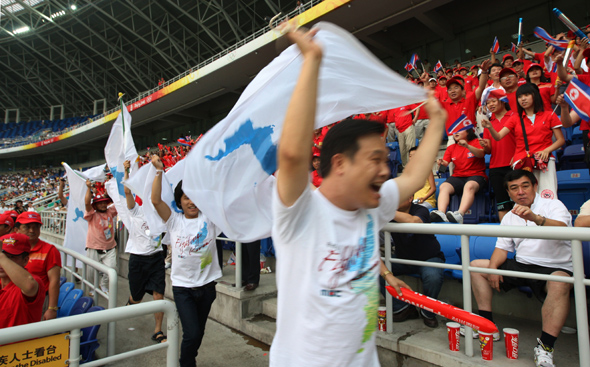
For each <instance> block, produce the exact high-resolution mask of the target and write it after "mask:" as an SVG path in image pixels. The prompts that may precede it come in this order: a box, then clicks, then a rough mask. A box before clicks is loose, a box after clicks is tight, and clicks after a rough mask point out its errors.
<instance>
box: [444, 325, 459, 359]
mask: <svg viewBox="0 0 590 367" xmlns="http://www.w3.org/2000/svg"><path fill="white" fill-rule="evenodd" d="M460 328H461V325H459V323H457V322H447V335H448V336H449V349H450V350H452V351H453V352H458V351H459V343H460V341H461V337H460V336H459V335H460V334H459V329H460Z"/></svg>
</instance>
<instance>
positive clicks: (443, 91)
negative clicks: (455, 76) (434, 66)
mask: <svg viewBox="0 0 590 367" xmlns="http://www.w3.org/2000/svg"><path fill="white" fill-rule="evenodd" d="M434 98H436V99H438V100H439V101H441V102H442V101H446V100H447V99H449V93H448V91H447V87H441V86H440V85H437V86H436V87H434Z"/></svg>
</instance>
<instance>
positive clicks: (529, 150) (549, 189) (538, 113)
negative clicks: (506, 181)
mask: <svg viewBox="0 0 590 367" xmlns="http://www.w3.org/2000/svg"><path fill="white" fill-rule="evenodd" d="M516 99H517V100H518V104H517V105H518V110H517V112H518V113H517V114H515V115H513V116H512V117H510V118H509V119H508V121H506V123H505V124H504V127H503V128H502V129H501V130H500V131H497V130H496V129H495V128H494V126H493V125H489V126H488V127H487V129H488V130H489V132H490V135H491V136H492V137H493V138H494V139H495V140H496V141H500V140H501V139H503V138H504V137H505V136H507V135H508V134H509V133H510V132H514V137H515V141H516V149H515V152H514V157H513V158H512V167H513V168H514V169H525V170H530V171H532V172H533V173H534V174H535V177H537V181H538V182H539V185H538V186H537V187H538V189H539V194H541V195H542V196H543V197H546V198H556V197H557V173H556V169H555V158H553V157H551V152H553V151H554V150H556V149H558V148H560V147H561V146H562V145H564V144H565V138H564V136H563V132H562V131H561V121H559V118H558V117H557V116H556V115H555V114H553V113H552V111H545V110H544V108H543V100H542V98H541V95H540V93H539V88H538V87H537V86H536V85H534V84H531V83H527V84H523V85H522V86H520V87H518V89H517V90H516ZM511 107H512V106H511ZM523 126H524V127H525V130H523ZM523 131H524V133H523ZM554 137H555V141H553V138H554ZM525 139H526V140H525Z"/></svg>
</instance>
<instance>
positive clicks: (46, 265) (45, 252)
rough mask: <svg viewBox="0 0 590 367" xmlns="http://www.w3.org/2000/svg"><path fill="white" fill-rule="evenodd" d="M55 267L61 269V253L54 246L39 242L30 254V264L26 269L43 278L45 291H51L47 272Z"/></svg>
mask: <svg viewBox="0 0 590 367" xmlns="http://www.w3.org/2000/svg"><path fill="white" fill-rule="evenodd" d="M54 266H59V267H60V268H61V256H60V255H59V251H58V250H57V249H56V248H55V246H53V245H52V244H50V243H47V242H45V241H41V240H39V241H38V242H37V244H36V245H35V247H33V248H32V249H31V252H30V253H29V263H28V264H27V266H26V269H27V270H28V271H29V273H31V274H33V275H36V276H38V277H39V278H41V281H42V282H43V285H44V286H45V289H49V278H48V277H47V272H48V271H49V270H50V269H51V268H53V267H54Z"/></svg>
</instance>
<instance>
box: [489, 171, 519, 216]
mask: <svg viewBox="0 0 590 367" xmlns="http://www.w3.org/2000/svg"><path fill="white" fill-rule="evenodd" d="M510 171H512V167H510V166H507V167H497V168H490V185H491V186H492V190H494V195H495V197H496V208H498V211H508V210H510V209H512V207H513V206H514V202H513V201H512V200H511V199H510V196H509V195H508V191H506V189H505V188H504V177H506V174H507V173H508V172H510Z"/></svg>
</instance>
